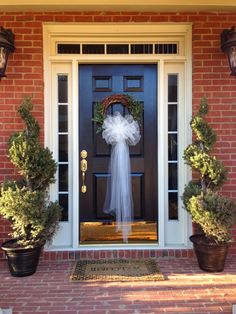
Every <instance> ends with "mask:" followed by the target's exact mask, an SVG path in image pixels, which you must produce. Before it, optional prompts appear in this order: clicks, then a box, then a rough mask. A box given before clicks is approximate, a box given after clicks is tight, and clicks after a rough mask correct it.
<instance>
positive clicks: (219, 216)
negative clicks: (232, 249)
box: [187, 190, 236, 243]
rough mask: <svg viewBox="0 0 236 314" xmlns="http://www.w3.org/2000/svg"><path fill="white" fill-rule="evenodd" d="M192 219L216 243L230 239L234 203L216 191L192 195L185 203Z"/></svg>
mask: <svg viewBox="0 0 236 314" xmlns="http://www.w3.org/2000/svg"><path fill="white" fill-rule="evenodd" d="M187 208H188V210H189V212H190V213H191V215H192V218H193V221H194V222H196V223H197V224H199V225H200V226H201V228H202V230H203V231H204V234H205V235H206V236H207V237H208V238H210V239H212V240H214V241H215V242H217V243H223V242H225V243H227V242H230V241H231V228H232V227H233V226H234V224H235V218H234V217H235V216H236V206H235V203H234V202H233V201H231V200H229V199H228V198H226V197H223V196H222V195H219V194H218V193H217V192H213V191H211V190H207V191H206V192H205V193H201V194H200V195H198V196H192V197H191V198H190V199H189V201H188V204H187Z"/></svg>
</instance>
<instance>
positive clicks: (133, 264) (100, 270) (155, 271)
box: [70, 259, 165, 281]
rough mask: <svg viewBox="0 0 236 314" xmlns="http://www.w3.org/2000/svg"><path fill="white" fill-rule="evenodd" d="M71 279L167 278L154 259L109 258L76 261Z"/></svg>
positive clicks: (124, 279)
mask: <svg viewBox="0 0 236 314" xmlns="http://www.w3.org/2000/svg"><path fill="white" fill-rule="evenodd" d="M70 280H71V281H145V280H149V281H152V280H153V281H157V280H165V278H164V275H163V274H162V273H161V272H160V269H159V267H158V264H157V262H156V261H155V260H153V259H139V260H135V259H134V260H127V259H109V260H81V261H76V263H75V265H74V267H73V270H72V272H71V275H70Z"/></svg>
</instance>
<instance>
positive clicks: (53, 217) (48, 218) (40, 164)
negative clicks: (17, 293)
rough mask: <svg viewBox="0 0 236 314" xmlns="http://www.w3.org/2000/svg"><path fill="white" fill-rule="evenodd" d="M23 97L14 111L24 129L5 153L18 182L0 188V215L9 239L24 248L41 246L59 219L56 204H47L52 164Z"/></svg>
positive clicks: (54, 164) (6, 183)
mask: <svg viewBox="0 0 236 314" xmlns="http://www.w3.org/2000/svg"><path fill="white" fill-rule="evenodd" d="M32 109H33V105H32V102H31V99H30V98H29V97H26V98H25V99H24V100H23V102H22V104H21V106H20V107H19V109H18V113H19V114H20V116H21V118H22V119H23V121H24V123H25V129H24V130H23V131H21V132H17V133H14V134H13V135H12V136H11V137H10V139H9V143H8V144H9V145H8V152H9V158H10V160H11V162H12V163H13V165H14V166H15V167H16V168H17V169H18V172H19V175H20V176H19V180H16V181H10V180H8V181H5V182H4V183H3V184H2V185H1V192H0V214H1V215H3V217H5V218H6V219H8V220H9V221H10V223H11V226H12V232H11V234H10V235H11V236H12V237H13V238H14V239H16V240H17V245H18V246H19V247H24V248H33V247H36V246H43V245H44V244H45V243H46V242H47V241H49V242H50V241H51V240H52V238H53V236H54V234H55V233H56V231H57V229H58V226H59V221H60V217H61V207H60V206H59V204H58V202H51V201H49V196H48V188H49V185H50V184H51V183H53V182H54V181H55V178H54V175H55V172H56V169H57V165H56V162H55V161H54V159H53V157H52V153H51V152H50V151H49V149H48V148H44V147H43V146H42V144H41V143H40V141H39V132H40V127H39V123H38V121H37V120H36V119H35V118H34V117H33V116H32V114H31V111H32Z"/></svg>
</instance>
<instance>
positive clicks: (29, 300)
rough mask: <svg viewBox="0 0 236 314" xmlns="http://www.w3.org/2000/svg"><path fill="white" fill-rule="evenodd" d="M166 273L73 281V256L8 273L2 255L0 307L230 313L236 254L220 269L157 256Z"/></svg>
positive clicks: (56, 313) (88, 313)
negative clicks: (21, 274) (160, 277)
mask: <svg viewBox="0 0 236 314" xmlns="http://www.w3.org/2000/svg"><path fill="white" fill-rule="evenodd" d="M158 262H159V265H160V268H161V270H162V271H163V273H164V274H165V275H166V276H167V280H166V281H159V282H150V281H147V282H125V283H118V282H113V283H111V282H110V283H108V282H107V283H106V282H96V283H70V282H69V281H68V275H69V273H70V270H71V267H72V265H73V263H74V262H73V261H46V260H41V261H40V264H39V267H38V271H37V273H36V274H34V275H33V276H30V277H25V278H14V277H11V276H10V275H9V272H8V269H7V265H6V262H5V261H0V308H9V307H12V308H13V314H21V313H23V314H32V313H41V314H48V313H50V314H61V313H65V314H76V313H79V314H83V313H84V314H95V313H96V314H113V313H114V314H116V313H123V314H126V313H127V314H129V313H134V314H138V313H148V314H154V313H169V314H170V313H185V314H186V313H195V314H196V313H201V314H206V313H223V314H228V313H232V304H234V303H236V258H233V257H230V258H228V260H227V263H226V267H225V270H224V272H222V273H214V274H208V273H205V272H203V271H201V270H199V268H198V266H197V263H196V260H195V258H170V257H164V258H163V257H162V258H158Z"/></svg>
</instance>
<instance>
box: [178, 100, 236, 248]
mask: <svg viewBox="0 0 236 314" xmlns="http://www.w3.org/2000/svg"><path fill="white" fill-rule="evenodd" d="M207 113H208V102H207V99H206V98H203V99H202V100H201V104H200V109H199V111H198V112H197V114H196V115H195V116H194V117H193V118H192V120H191V122H190V126H191V129H192V131H193V136H194V140H193V142H192V144H190V145H188V146H187V148H186V149H185V151H184V160H185V163H186V164H187V165H189V166H190V167H191V168H192V169H193V170H194V171H195V173H196V176H197V177H198V179H196V180H193V181H190V182H189V183H188V185H186V186H185V190H184V193H183V196H182V199H183V203H184V207H185V208H186V210H187V211H188V212H189V213H190V214H191V216H192V220H193V222H195V223H196V224H198V225H199V226H200V227H201V229H202V230H203V232H204V234H205V236H206V237H207V239H208V242H212V243H229V242H231V241H232V236H231V229H232V227H233V226H234V225H235V224H236V204H235V202H233V201H232V200H230V199H228V198H227V197H225V196H223V195H221V194H220V193H219V189H220V188H221V187H222V185H223V184H224V182H225V181H226V178H227V172H226V170H225V167H224V165H223V164H222V163H221V162H220V161H218V160H217V159H216V157H215V156H213V155H212V154H211V151H212V149H213V147H214V144H215V142H216V134H215V132H214V131H213V130H212V128H211V127H210V126H209V124H208V122H207V121H206V120H205V116H206V114H207Z"/></svg>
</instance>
